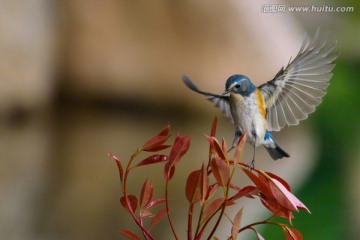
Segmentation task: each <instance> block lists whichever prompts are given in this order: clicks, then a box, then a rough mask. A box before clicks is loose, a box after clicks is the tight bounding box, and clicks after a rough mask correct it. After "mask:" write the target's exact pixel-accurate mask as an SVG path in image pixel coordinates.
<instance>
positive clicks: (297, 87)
mask: <svg viewBox="0 0 360 240" xmlns="http://www.w3.org/2000/svg"><path fill="white" fill-rule="evenodd" d="M327 42H328V36H325V37H324V38H323V39H320V38H319V29H318V30H317V31H316V33H315V36H314V38H313V40H312V41H309V44H308V40H307V35H306V34H305V37H304V40H303V43H302V45H301V48H300V51H299V53H298V54H297V55H296V57H295V58H294V60H292V61H291V60H290V62H289V63H288V65H287V66H286V67H285V68H284V67H283V68H281V69H280V71H279V72H278V73H277V74H276V75H275V77H274V78H273V79H272V80H271V81H268V82H266V83H264V84H262V85H260V86H258V87H256V86H255V85H254V84H253V83H252V82H251V81H250V79H249V78H248V77H246V76H244V75H240V74H235V75H233V76H231V77H229V78H228V79H227V81H226V84H225V92H224V93H223V94H222V95H217V94H213V93H208V92H203V91H201V90H199V89H198V88H197V87H196V86H195V85H194V84H193V83H192V82H191V81H190V79H189V78H188V77H187V76H184V77H183V81H184V83H185V84H186V86H188V87H189V88H190V89H191V90H193V91H195V92H197V93H200V94H203V95H205V96H206V97H207V99H208V100H210V101H211V102H213V103H214V104H215V106H217V107H219V108H220V109H221V110H222V111H223V113H224V114H225V115H226V116H227V117H228V118H230V119H231V121H232V122H233V123H234V125H235V127H236V129H235V137H234V141H233V144H232V147H231V149H233V148H234V147H235V146H236V143H237V141H238V138H239V137H240V136H241V135H242V134H243V133H246V135H247V141H248V142H249V143H250V144H252V145H253V147H254V152H253V158H252V161H251V162H250V164H251V165H252V166H254V163H255V148H256V147H258V146H261V145H262V146H264V147H265V149H266V150H267V151H268V153H269V154H270V156H271V157H272V159H274V160H277V159H279V158H283V157H289V154H288V153H286V152H285V151H284V150H283V149H282V148H281V147H280V146H279V145H278V144H277V142H276V141H275V140H274V138H273V136H272V135H271V134H270V132H271V131H280V130H281V129H283V128H284V127H285V126H287V125H288V126H291V125H298V124H299V121H300V120H304V119H306V118H307V117H308V114H310V113H312V112H314V111H315V107H316V106H317V105H319V104H320V103H321V98H322V97H323V96H324V95H325V94H326V89H327V87H328V86H329V83H330V82H329V81H330V79H331V77H332V75H333V73H332V69H333V68H334V67H335V64H334V61H335V59H336V58H337V57H338V55H339V54H338V53H332V52H333V49H334V48H335V45H336V43H333V44H331V45H328V44H327ZM227 94H229V96H226V95H227ZM231 149H230V150H231Z"/></svg>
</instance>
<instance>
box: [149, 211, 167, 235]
mask: <svg viewBox="0 0 360 240" xmlns="http://www.w3.org/2000/svg"><path fill="white" fill-rule="evenodd" d="M166 214H167V210H166V208H164V209H162V210H161V211H160V212H158V213H157V214H156V215H155V216H154V218H153V220H152V221H151V224H150V227H149V231H150V229H152V228H153V227H154V226H155V225H156V224H158V222H160V220H161V219H163V218H164V217H165V216H166Z"/></svg>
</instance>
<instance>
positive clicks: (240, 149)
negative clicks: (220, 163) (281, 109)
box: [234, 134, 246, 162]
mask: <svg viewBox="0 0 360 240" xmlns="http://www.w3.org/2000/svg"><path fill="white" fill-rule="evenodd" d="M245 142H246V134H243V135H241V137H240V138H239V140H238V142H237V144H236V148H235V153H234V161H235V162H239V161H240V158H241V156H242V154H243V152H244V145H245Z"/></svg>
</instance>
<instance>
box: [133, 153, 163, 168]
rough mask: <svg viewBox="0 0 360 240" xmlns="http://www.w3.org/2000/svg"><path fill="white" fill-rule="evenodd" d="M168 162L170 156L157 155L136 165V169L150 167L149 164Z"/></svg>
mask: <svg viewBox="0 0 360 240" xmlns="http://www.w3.org/2000/svg"><path fill="white" fill-rule="evenodd" d="M167 160H169V157H168V156H166V155H159V154H156V155H152V156H150V157H147V158H145V159H144V160H142V161H141V162H139V163H138V164H137V165H136V167H139V166H144V165H149V164H154V163H159V162H166V161H167Z"/></svg>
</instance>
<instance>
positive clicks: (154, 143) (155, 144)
mask: <svg viewBox="0 0 360 240" xmlns="http://www.w3.org/2000/svg"><path fill="white" fill-rule="evenodd" d="M169 131H170V124H167V125H166V127H165V128H164V129H163V130H162V131H161V132H160V133H159V134H158V135H156V136H154V137H152V138H150V139H149V140H148V141H147V142H146V143H145V144H144V145H143V147H142V150H143V151H148V152H152V151H158V150H162V149H164V148H167V147H169V146H167V145H163V143H165V142H166V140H167V139H168V138H169V137H170V136H169Z"/></svg>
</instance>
